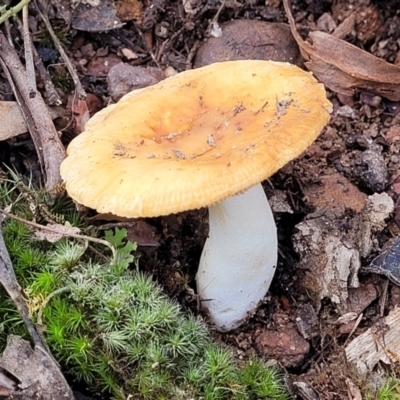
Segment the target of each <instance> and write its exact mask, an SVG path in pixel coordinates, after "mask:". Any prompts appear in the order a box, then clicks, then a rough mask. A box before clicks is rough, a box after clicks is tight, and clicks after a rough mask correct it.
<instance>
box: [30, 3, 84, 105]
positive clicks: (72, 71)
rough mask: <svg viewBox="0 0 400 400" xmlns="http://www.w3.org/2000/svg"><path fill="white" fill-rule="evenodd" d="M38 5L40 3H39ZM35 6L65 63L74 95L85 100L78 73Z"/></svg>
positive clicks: (47, 22) (40, 11) (46, 18)
mask: <svg viewBox="0 0 400 400" xmlns="http://www.w3.org/2000/svg"><path fill="white" fill-rule="evenodd" d="M39 3H40V2H39ZM35 5H36V9H37V10H38V12H39V14H40V16H41V18H42V20H43V22H44V24H45V25H46V29H47V30H48V31H49V33H50V36H51V38H52V40H53V42H54V45H55V46H56V48H57V50H58V52H59V53H60V55H61V57H62V59H63V60H64V62H65V65H66V66H67V68H68V71H69V73H70V75H71V77H72V80H73V81H74V85H75V90H76V93H77V94H78V96H79V98H80V99H85V98H86V92H85V90H84V89H83V86H82V84H81V81H80V79H79V76H78V73H77V72H76V69H75V67H74V66H73V64H72V63H71V61H70V60H69V58H68V56H67V53H66V52H65V50H64V46H63V45H62V43H61V42H60V40H59V39H58V37H57V35H56V34H55V32H54V30H53V27H52V26H51V23H50V20H49V17H48V16H47V14H45V13H44V12H43V11H42V8H41V5H40V4H38V2H37V1H36V0H35Z"/></svg>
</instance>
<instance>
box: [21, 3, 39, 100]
mask: <svg viewBox="0 0 400 400" xmlns="http://www.w3.org/2000/svg"><path fill="white" fill-rule="evenodd" d="M28 18H29V13H28V6H27V5H26V6H25V7H24V8H23V9H22V26H23V36H24V49H25V68H26V79H27V81H28V90H29V97H30V98H33V97H35V96H36V76H35V66H34V64H33V54H32V40H31V35H30V34H29V23H28Z"/></svg>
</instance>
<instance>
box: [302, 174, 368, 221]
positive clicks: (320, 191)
mask: <svg viewBox="0 0 400 400" xmlns="http://www.w3.org/2000/svg"><path fill="white" fill-rule="evenodd" d="M304 194H305V195H306V196H307V200H308V204H309V205H312V206H313V207H315V208H317V209H329V210H332V211H333V212H334V213H335V214H342V213H344V212H345V209H351V210H354V211H356V212H360V211H361V210H362V208H363V207H364V202H365V199H366V198H367V195H366V194H364V193H362V192H360V191H359V190H358V188H357V187H356V186H355V185H353V184H352V183H351V182H349V181H348V179H346V178H345V177H344V176H343V175H341V174H338V173H334V174H331V175H325V176H322V177H321V178H320V183H318V184H311V185H308V186H305V187H304Z"/></svg>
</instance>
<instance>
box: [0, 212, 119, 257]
mask: <svg viewBox="0 0 400 400" xmlns="http://www.w3.org/2000/svg"><path fill="white" fill-rule="evenodd" d="M0 213H1V214H3V215H5V216H6V217H9V218H12V219H15V220H16V221H19V222H22V223H24V224H26V225H29V226H33V227H34V228H37V229H41V230H43V231H48V232H52V233H56V234H57V235H62V236H65V237H73V238H75V239H83V240H88V241H90V242H95V243H100V244H102V245H104V246H107V247H108V248H109V249H110V250H111V252H112V255H113V259H114V260H115V259H116V256H117V254H116V251H115V248H114V246H113V245H112V244H111V243H110V242H107V240H103V239H98V238H94V237H91V236H86V235H79V234H78V233H65V232H60V230H58V229H57V228H52V227H50V226H45V225H40V224H37V223H36V222H32V221H28V220H27V219H24V218H21V217H18V216H17V215H14V214H11V213H9V212H7V211H4V210H1V209H0Z"/></svg>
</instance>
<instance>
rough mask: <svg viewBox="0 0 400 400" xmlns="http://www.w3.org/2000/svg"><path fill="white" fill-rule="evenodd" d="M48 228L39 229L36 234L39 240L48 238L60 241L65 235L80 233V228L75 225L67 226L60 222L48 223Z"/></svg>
mask: <svg viewBox="0 0 400 400" xmlns="http://www.w3.org/2000/svg"><path fill="white" fill-rule="evenodd" d="M45 228H46V229H42V230H37V231H36V232H35V236H36V237H37V238H38V239H39V240H47V241H48V242H50V243H55V242H58V241H59V240H60V239H62V238H63V237H64V236H71V235H77V234H79V233H80V231H81V230H80V229H79V228H77V227H75V226H66V225H60V224H49V225H46V227H45Z"/></svg>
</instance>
